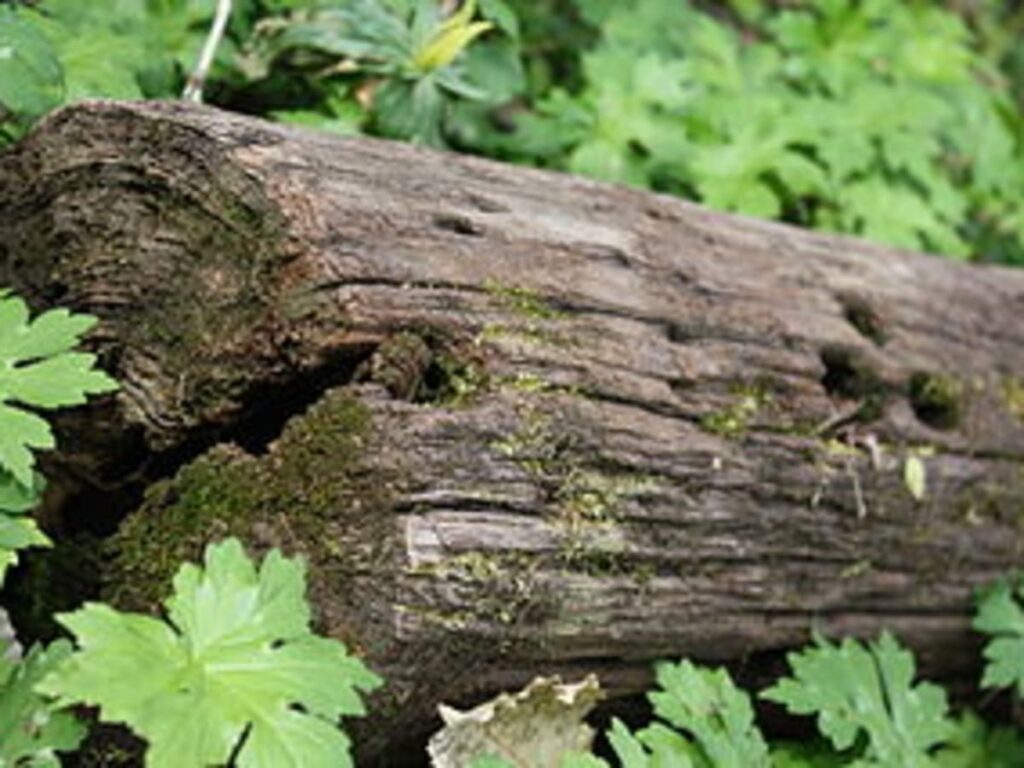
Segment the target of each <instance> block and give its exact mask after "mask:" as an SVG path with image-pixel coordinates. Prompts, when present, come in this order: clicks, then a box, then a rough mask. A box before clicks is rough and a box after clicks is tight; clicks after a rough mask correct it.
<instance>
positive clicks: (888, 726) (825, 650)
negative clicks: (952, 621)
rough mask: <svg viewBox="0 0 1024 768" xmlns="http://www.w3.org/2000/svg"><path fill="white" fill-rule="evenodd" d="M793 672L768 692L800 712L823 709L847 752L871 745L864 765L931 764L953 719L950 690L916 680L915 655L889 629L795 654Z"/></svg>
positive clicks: (833, 736) (826, 730) (827, 731)
mask: <svg viewBox="0 0 1024 768" xmlns="http://www.w3.org/2000/svg"><path fill="white" fill-rule="evenodd" d="M789 664H790V666H791V667H792V669H793V675H794V676H793V677H792V678H789V679H784V680H781V681H780V682H779V683H777V684H776V685H774V686H773V687H772V688H770V689H768V690H767V691H765V692H764V694H763V696H764V698H766V699H769V700H771V701H776V702H778V703H780V704H783V705H785V707H786V708H787V709H788V710H789V711H790V712H793V713H795V714H800V715H810V714H816V715H817V718H818V728H819V729H820V730H821V732H822V734H823V735H824V736H825V737H827V738H828V739H829V741H830V742H831V743H832V746H833V747H835V748H836V749H837V750H839V751H846V750H850V749H858V748H859V745H860V744H863V747H862V754H861V758H860V759H861V761H862V764H864V765H876V766H885V767H886V768H917V767H918V766H920V768H926V766H930V765H932V761H931V753H932V751H933V750H934V748H935V747H937V746H938V745H940V744H942V743H943V742H945V741H946V740H947V739H948V738H949V736H950V734H951V732H952V723H951V722H950V720H949V719H948V717H947V712H946V710H947V707H946V695H945V693H944V692H943V691H942V689H941V688H938V687H937V686H935V685H932V684H930V683H920V684H918V685H914V684H913V679H914V658H913V656H912V655H911V654H910V653H909V652H908V651H906V650H904V649H903V648H901V647H900V646H899V644H898V643H897V642H896V640H895V639H893V637H892V636H891V635H889V634H883V635H882V636H881V638H880V639H879V640H878V641H877V642H875V643H872V644H870V645H868V646H867V647H865V646H863V645H861V644H860V643H858V642H856V641H854V640H845V641H843V642H842V643H841V644H839V645H833V644H831V643H829V642H828V641H827V640H823V639H820V638H819V639H818V640H817V642H816V643H815V645H814V646H812V647H810V648H808V649H806V650H804V651H801V652H800V653H794V654H790V656H789Z"/></svg>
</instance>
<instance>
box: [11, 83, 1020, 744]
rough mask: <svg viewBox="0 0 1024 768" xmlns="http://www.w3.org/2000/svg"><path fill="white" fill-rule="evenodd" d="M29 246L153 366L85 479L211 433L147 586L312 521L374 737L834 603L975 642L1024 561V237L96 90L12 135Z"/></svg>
mask: <svg viewBox="0 0 1024 768" xmlns="http://www.w3.org/2000/svg"><path fill="white" fill-rule="evenodd" d="M0 282H2V283H4V284H8V285H11V286H13V287H14V288H16V289H17V290H19V291H22V292H25V293H26V294H27V295H28V296H30V297H31V298H32V299H33V301H34V302H35V303H36V305H38V306H43V305H47V304H51V303H60V304H64V305H71V306H73V307H74V308H76V309H79V310H83V311H88V312H92V313H94V314H96V315H99V316H100V317H101V318H102V320H103V322H102V325H101V326H100V328H99V330H98V331H97V332H96V333H95V335H94V338H93V343H94V344H95V346H96V348H97V349H99V350H100V351H101V353H102V354H103V358H104V360H105V362H106V364H107V366H108V369H109V370H110V371H111V372H112V373H113V374H114V375H115V376H116V377H117V378H119V379H120V380H121V381H122V382H123V385H124V388H123V391H122V392H121V393H120V394H118V395H117V396H116V397H115V398H113V399H111V400H110V401H109V402H107V403H106V404H104V405H102V406H100V407H96V408H92V409H89V410H87V411H83V412H81V413H79V414H76V415H75V416H74V418H72V419H69V420H67V421H66V422H65V424H64V432H65V435H64V440H63V445H64V448H65V449H66V451H67V453H68V455H70V456H71V459H70V460H67V461H65V462H64V463H63V464H61V465H60V466H59V467H57V470H58V471H59V472H61V473H62V477H63V481H62V483H59V484H58V485H63V486H64V494H65V495H68V496H72V497H73V496H74V494H75V493H78V492H80V491H81V487H80V486H90V487H91V488H92V490H91V491H90V493H89V495H88V497H87V498H89V500H90V502H91V504H92V505H93V507H96V506H97V505H99V504H101V503H102V502H103V500H104V499H107V500H108V502H109V503H110V504H112V505H115V506H116V504H119V503H120V504H123V503H124V500H125V499H131V493H132V492H131V491H130V490H129V491H125V492H124V493H119V492H118V490H117V489H118V488H125V487H129V488H135V489H137V488H138V487H141V486H142V485H146V484H150V483H152V482H154V481H157V480H159V479H160V478H161V477H163V476H168V477H169V476H171V475H172V474H173V473H174V472H175V471H176V470H177V469H178V468H179V467H181V466H182V465H184V464H186V463H187V462H190V461H191V462H192V463H191V464H190V465H189V466H188V467H187V468H185V469H184V470H183V471H182V472H181V473H180V474H179V475H178V476H177V478H176V479H174V480H168V481H165V482H158V483H157V484H156V485H155V486H153V487H151V488H150V491H149V493H148V496H147V498H146V501H145V503H144V504H143V505H142V506H141V508H140V509H139V510H138V511H136V512H135V513H134V514H133V515H132V516H130V517H129V518H128V520H127V521H126V522H125V523H124V524H123V525H122V526H121V530H120V532H119V533H118V534H117V536H116V537H115V542H116V545H117V548H118V549H117V551H118V556H117V557H116V558H115V559H114V560H112V562H111V563H110V573H109V579H110V586H109V590H108V592H109V594H111V595H112V596H114V597H116V598H117V599H119V600H120V601H121V602H122V603H124V604H128V605H139V604H144V603H146V601H147V600H148V599H149V597H148V595H149V594H150V593H149V592H147V591H146V589H144V588H143V587H144V585H150V586H151V585H152V584H154V583H159V582H160V580H161V579H164V578H166V576H167V574H169V573H170V569H171V568H172V566H173V564H174V563H175V562H176V561H177V559H178V558H179V557H180V556H183V555H189V556H192V555H195V553H196V552H198V550H199V547H200V546H201V544H202V542H203V541H205V540H208V539H210V538H216V537H217V536H220V535H223V534H225V533H228V532H233V533H238V534H240V535H243V536H245V537H246V538H247V540H248V541H249V542H250V543H251V544H253V545H254V546H255V547H257V548H262V547H267V546H270V545H275V544H276V545H281V546H283V547H284V548H285V549H286V550H288V551H290V552H296V551H298V552H304V553H306V554H307V555H308V556H309V558H310V560H311V571H312V573H311V579H312V584H313V593H314V597H315V601H316V605H317V609H318V620H319V622H320V625H321V626H322V627H323V628H324V629H325V630H327V631H329V632H330V633H332V634H334V635H336V636H338V637H342V638H344V639H345V640H347V641H348V642H349V643H350V644H351V645H352V646H354V647H355V648H357V649H359V650H360V651H361V652H363V653H364V654H365V655H366V656H367V658H368V660H369V662H370V663H371V664H372V665H373V666H374V667H375V668H376V669H378V670H379V671H380V672H382V673H383V674H384V675H385V676H386V677H387V678H388V679H389V681H390V685H389V689H388V691H387V692H386V693H385V694H384V695H383V696H382V699H381V700H382V706H380V707H378V708H377V710H376V714H375V715H374V718H373V719H371V720H370V721H369V722H368V724H367V726H366V729H365V730H366V733H365V734H364V741H363V748H364V750H366V754H372V753H374V752H375V750H377V749H379V748H380V747H381V745H382V744H384V743H385V742H386V741H387V740H388V739H389V738H390V737H391V736H393V734H394V733H395V731H394V729H395V728H401V729H405V730H404V732H406V733H411V732H415V731H416V730H417V729H422V724H423V722H424V720H423V718H424V716H425V714H426V713H430V712H431V711H432V708H433V706H434V704H435V703H436V702H437V700H438V699H439V698H445V699H448V700H453V699H455V700H466V699H469V698H472V697H473V696H474V695H477V694H483V693H485V692H490V691H493V690H494V689H495V688H498V687H507V686H513V685H518V684H520V683H522V682H525V681H526V680H528V679H529V678H530V677H531V676H532V675H534V674H536V673H538V672H541V671H543V672H562V673H565V674H569V675H575V674H577V673H580V672H584V671H588V670H597V671H599V672H601V673H602V674H603V675H604V677H605V680H606V681H607V682H608V683H610V685H611V686H612V687H613V688H615V689H616V690H620V691H626V690H631V689H635V688H636V686H638V685H641V684H643V682H644V681H645V670H646V669H647V667H648V664H649V662H650V660H652V659H656V658H660V657H666V656H678V655H681V654H686V655H691V656H695V657H697V658H699V659H702V660H706V661H715V660H733V661H735V660H737V659H742V658H745V657H747V656H748V655H750V654H754V653H757V652H760V651H768V650H773V649H779V648H783V647H787V646H791V645H794V644H799V643H802V642H804V641H805V640H806V639H807V637H808V634H809V631H810V630H811V629H812V628H813V627H816V628H818V629H821V630H823V631H825V632H829V633H832V632H835V633H839V632H844V633H845V632H856V633H867V634H870V633H874V632H876V631H877V630H879V629H881V628H883V627H887V628H889V629H891V630H893V631H895V632H897V633H899V634H900V635H901V636H902V637H903V638H905V639H906V640H907V641H908V642H910V644H911V645H913V646H915V647H916V648H918V649H920V650H921V652H922V654H923V660H924V664H925V668H926V669H930V670H935V669H937V668H941V669H942V670H943V671H944V672H945V673H946V674H947V675H952V676H956V675H957V674H961V673H962V674H965V675H966V674H973V673H974V671H975V666H974V665H975V664H976V661H975V660H976V655H975V651H976V647H977V642H976V639H975V638H973V637H972V635H971V633H970V631H969V628H968V609H969V596H970V592H971V589H972V588H973V587H974V586H976V585H978V584H980V583H983V582H986V581H989V580H990V579H993V578H994V577H996V576H998V575H999V574H1001V573H1003V572H1004V571H1005V570H1007V569H1009V568H1011V567H1013V566H1019V565H1021V564H1022V562H1024V560H1022V551H1024V550H1022V545H1024V532H1022V528H1021V522H1022V512H1024V421H1022V417H1024V388H1022V381H1024V379H1022V377H1024V322H1022V320H1021V313H1022V312H1024V272H1014V271H1010V270H1006V269H999V268H982V267H975V266H965V265H962V264H957V263H953V262H950V261H944V260H940V259H938V258H933V257H927V256H923V255H918V254H913V253H903V252H896V251H892V250H887V249H883V248H879V247H874V246H869V245H865V244H863V243H860V242H857V241H854V240H851V239H844V238H839V237H830V236H825V235H821V234H814V233H808V232H803V231H798V230H795V229H791V228H787V227H784V226H778V225H774V224H769V223H763V222H756V221H751V220H747V219H742V218H737V217H730V216H725V215H721V214H717V213H713V212H710V211H707V210H704V209H702V208H700V207H697V206H694V205H691V204H687V203H685V202H682V201H679V200H675V199H669V198H666V197H660V196H655V195H651V194H647V193H642V192H638V191H633V190H628V189H623V188H619V187H613V186H608V185H603V184H598V183H593V182H589V181H585V180H581V179H577V178H572V177H569V176H565V175H557V174H553V173H547V172H541V171H535V170H526V169H522V168H514V167H506V166H502V165H499V164H495V163H492V162H487V161H483V160H479V159H473V158H467V157H459V156H455V155H451V154H443V153H437V152H431V151H425V150H421V149H417V148H414V147H411V146H405V145H400V144H393V143H387V142H381V141H371V140H363V139H358V140H356V139H339V138H332V137H329V136H324V135H316V134H311V133H305V132H302V131H298V130H292V129H288V128H283V127H279V126H274V125H269V124H266V123H263V122H259V121H255V120H250V119H246V118H243V117H239V116H233V115H228V114H224V113H220V112H217V111H214V110H210V109H202V108H197V107H192V106H184V105H176V104H175V105H172V104H135V105H124V104H113V103H96V104H90V105H85V106H79V107H75V108H72V109H68V110H65V111H63V112H61V113H59V114H57V115H56V116H53V117H51V118H50V119H49V120H47V121H46V122H45V123H44V124H43V126H42V127H41V128H39V129H38V130H37V131H36V133H34V134H33V135H32V136H31V137H30V138H28V139H27V140H26V141H24V142H23V143H22V144H20V145H19V146H18V147H16V148H14V149H13V150H11V151H9V152H8V153H6V154H5V155H2V156H0ZM314 403H316V404H315V405H313V409H312V410H311V411H310V412H309V414H308V415H306V416H304V417H300V418H296V419H293V420H292V421H291V422H290V423H289V425H288V426H287V427H286V428H285V429H284V432H283V434H281V428H282V426H283V425H284V424H285V422H286V420H287V417H290V416H299V415H300V414H301V413H302V412H303V411H305V409H306V408H307V407H308V406H310V405H311V404H314ZM215 443H218V444H219V445H216V446H214V444H215ZM211 446H214V447H212V449H211V450H210V452H207V453H203V452H204V451H205V450H206V449H207V448H209V447H211ZM914 452H916V453H919V454H920V455H921V456H922V461H923V462H924V465H925V467H926V469H927V490H926V493H925V496H924V498H923V499H922V500H920V501H916V500H915V499H914V498H913V497H912V496H911V494H910V492H909V491H908V488H907V486H906V485H905V483H904V479H903V469H904V465H905V462H906V459H907V457H908V456H909V455H911V453H914ZM200 454H202V455H201V456H200ZM197 457H198V458H197ZM193 459H195V461H192V460H193ZM126 478H130V480H126ZM76 483H77V484H78V486H79V487H78V488H77V490H76ZM126 483H127V486H126ZM133 484H134V485H133ZM53 506H54V507H59V504H58V503H57V502H56V501H55V502H54V503H53ZM72 507H73V508H75V510H76V513H77V512H80V511H81V510H80V507H81V504H79V505H77V506H76V505H74V504H72ZM58 513H59V509H58ZM56 522H57V524H59V523H60V521H59V519H57V521H56Z"/></svg>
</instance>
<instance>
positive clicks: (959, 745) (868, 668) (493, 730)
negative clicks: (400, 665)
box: [432, 592, 1024, 768]
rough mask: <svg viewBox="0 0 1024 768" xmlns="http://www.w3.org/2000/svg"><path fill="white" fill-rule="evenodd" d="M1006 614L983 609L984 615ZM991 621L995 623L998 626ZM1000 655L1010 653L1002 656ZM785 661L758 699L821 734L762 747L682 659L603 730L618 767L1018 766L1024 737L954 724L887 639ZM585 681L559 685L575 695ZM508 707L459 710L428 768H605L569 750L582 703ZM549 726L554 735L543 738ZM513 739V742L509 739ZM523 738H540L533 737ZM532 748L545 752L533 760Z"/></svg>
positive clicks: (743, 698) (749, 711)
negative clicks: (633, 717)
mask: <svg viewBox="0 0 1024 768" xmlns="http://www.w3.org/2000/svg"><path fill="white" fill-rule="evenodd" d="M995 594H997V595H998V594H1002V592H997V593H995ZM988 599H990V600H996V601H998V600H1000V599H1001V598H995V597H992V596H990V597H989V598H988ZM990 606H996V602H993V603H991V604H990ZM1003 610H1004V609H1001V608H998V607H989V608H985V607H983V608H982V613H986V612H987V611H996V612H997V613H1001V612H1003ZM980 615H981V614H979V616H980ZM983 623H984V622H983ZM999 624H1000V626H1002V625H1003V622H1002V620H1001V619H1000V621H999ZM1005 653H1006V654H1007V655H1009V653H1010V650H1009V649H1006V651H1005ZM1019 657H1020V654H1019V652H1018V653H1017V657H1016V658H1018V659H1019ZM789 663H790V667H791V670H792V674H791V676H790V677H786V678H783V679H782V680H780V681H779V682H778V683H776V684H775V685H774V686H772V687H771V688H769V689H768V690H766V691H764V692H763V693H762V694H761V695H762V698H764V699H766V700H770V701H774V702H777V703H780V704H782V705H784V706H785V707H786V708H787V709H788V710H789V711H790V712H791V713H793V714H797V715H809V716H815V717H816V720H817V725H818V729H819V731H820V733H821V735H822V737H824V738H821V739H817V740H810V741H808V742H806V743H802V744H793V743H785V742H781V743H775V744H771V745H769V744H768V742H767V741H766V740H765V738H764V736H763V735H762V734H761V731H760V730H759V729H758V727H757V725H756V723H755V720H754V709H753V704H752V701H751V698H750V696H749V695H748V694H747V693H745V692H744V691H743V690H741V689H740V688H738V687H737V686H736V685H735V683H733V681H732V679H731V678H730V677H729V674H728V673H727V672H726V671H725V670H724V669H709V668H706V667H700V666H697V665H694V664H692V663H691V662H689V661H682V662H679V663H677V664H668V663H662V664H659V665H657V667H656V670H655V671H656V678H657V682H658V685H659V689H658V690H656V691H654V692H652V693H651V694H649V695H648V698H649V700H650V702H651V704H652V705H653V710H654V715H655V717H656V718H657V719H656V720H655V721H654V722H653V723H651V724H650V725H648V726H646V727H644V728H642V729H640V730H638V731H636V732H632V731H630V729H629V728H627V727H626V726H625V725H624V724H623V723H622V722H621V721H619V720H617V719H616V720H613V721H612V725H611V727H610V728H609V729H608V731H607V733H606V734H605V736H606V738H607V741H608V744H609V745H610V747H611V749H612V751H613V752H614V754H615V756H616V758H617V760H618V764H620V765H621V766H623V768H663V767H665V766H672V767H673V768H758V767H759V766H760V767H762V768H841V767H842V766H850V767H853V766H856V768H1011V767H1012V766H1018V765H1021V764H1024V763H1022V758H1024V735H1022V734H1021V733H1020V732H1018V731H1016V730H1014V729H1012V728H1009V727H991V726H988V725H986V724H985V723H984V722H982V721H981V720H980V719H979V718H978V717H977V716H976V715H974V714H972V713H965V714H963V715H961V716H960V717H958V718H953V717H951V716H950V715H949V714H948V712H947V706H946V698H945V693H944V692H943V691H942V689H940V688H939V687H937V686H935V685H933V684H931V683H915V682H914V660H913V656H912V655H911V653H910V652H909V651H907V650H905V649H903V648H902V647H900V645H899V644H898V643H897V642H896V640H895V639H893V637H892V636H891V635H889V634H886V633H883V634H882V635H881V637H880V638H879V639H878V640H877V641H875V642H872V643H868V644H864V643H861V642H858V641H855V640H851V639H847V640H844V641H843V642H842V643H840V644H833V643H830V642H829V641H827V640H824V639H822V638H818V639H817V640H816V641H815V643H814V644H813V645H811V646H809V647H807V648H805V649H804V650H802V651H800V652H796V653H792V654H790V655H789ZM544 682H545V681H534V683H533V684H531V686H530V688H528V689H526V690H525V691H523V692H521V693H520V694H517V695H516V699H515V700H516V701H520V700H521V701H523V702H528V701H529V698H530V695H529V691H531V690H534V689H537V687H538V686H541V685H542V684H543V683H544ZM582 685H584V684H580V685H579V686H565V688H566V689H568V690H572V691H576V690H578V689H579V688H580V686H582ZM588 691H589V696H588V698H589V701H590V702H591V704H590V705H591V706H592V703H593V702H594V701H596V700H597V693H598V692H597V690H596V688H594V687H593V685H592V684H591V685H590V687H589V688H588ZM508 701H510V699H509V697H508V696H507V695H505V696H503V697H501V698H499V699H496V700H495V701H494V702H489V703H488V704H485V705H482V706H481V707H478V708H477V709H476V710H473V711H472V712H470V713H464V714H462V715H461V716H460V717H459V718H458V730H453V729H452V728H451V725H449V726H448V728H446V729H445V731H442V732H441V733H439V734H438V735H437V736H436V737H435V741H437V742H438V744H439V745H440V744H441V743H443V744H445V745H446V746H448V747H449V749H447V750H445V751H444V752H443V753H442V752H441V751H438V753H437V754H434V753H433V752H432V754H434V756H435V759H436V758H438V757H440V758H442V759H437V760H436V762H435V763H434V764H435V765H436V766H437V768H447V766H452V765H460V764H463V763H452V762H451V761H450V758H451V756H452V755H457V754H460V752H459V751H458V750H453V749H451V748H450V747H451V746H456V747H458V748H459V749H460V750H462V751H461V754H463V755H465V754H470V755H472V754H478V753H479V752H480V751H483V750H487V749H488V745H497V746H496V747H494V748H493V749H489V750H488V751H489V754H488V755H487V756H486V757H483V756H481V757H480V758H478V759H477V760H476V761H475V762H473V763H472V768H510V767H511V768H518V766H520V765H524V766H525V765H530V766H534V765H540V764H541V763H539V762H538V761H537V760H536V759H535V758H532V759H528V760H525V761H524V760H523V759H522V757H521V756H523V755H536V754H543V755H544V760H543V765H546V766H553V767H554V768H600V766H605V768H608V766H609V763H608V762H607V761H606V760H604V759H602V758H599V757H597V756H595V755H593V754H585V753H581V752H579V751H578V750H579V749H581V748H584V745H585V743H586V742H587V741H589V735H588V732H587V726H586V725H585V724H584V723H583V722H582V719H583V717H584V716H585V715H586V713H587V711H588V709H589V706H583V707H581V706H580V704H579V701H578V700H577V698H576V697H574V696H567V697H559V698H557V699H548V700H546V701H545V706H544V707H540V708H538V707H537V706H536V705H535V704H534V705H531V706H523V707H519V708H515V707H510V706H508V704H507V702H508ZM483 713H486V716H483ZM553 729H555V730H557V731H558V732H560V733H562V734H563V736H562V737H561V738H560V739H557V738H551V737H550V735H549V733H550V732H551V731H552V730H553ZM510 734H512V735H513V736H514V737H512V738H509V735H510ZM531 734H541V735H539V736H538V737H537V739H536V741H534V740H532V738H531ZM570 736H572V737H577V736H578V738H574V739H570V738H569V737H570ZM432 744H433V742H432ZM509 745H511V746H509ZM541 747H544V751H543V752H537V751H536V750H538V749H540V748H541ZM558 748H560V749H561V750H562V751H561V752H559V751H558Z"/></svg>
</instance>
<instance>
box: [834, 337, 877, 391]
mask: <svg viewBox="0 0 1024 768" xmlns="http://www.w3.org/2000/svg"><path fill="white" fill-rule="evenodd" d="M821 362H822V365H824V366H825V375H824V376H822V377H821V383H822V385H823V386H824V387H825V391H826V392H828V393H829V394H830V395H832V396H834V397H842V398H846V399H850V400H862V399H865V398H868V397H877V396H879V395H881V394H882V389H883V387H882V382H881V379H879V377H878V374H877V373H875V371H874V369H873V368H872V367H871V366H870V364H868V362H867V361H866V360H865V359H864V356H863V355H862V354H861V353H860V352H859V351H858V350H856V349H851V348H849V347H840V346H830V347H825V348H824V349H823V350H821Z"/></svg>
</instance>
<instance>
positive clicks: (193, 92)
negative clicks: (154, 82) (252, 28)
mask: <svg viewBox="0 0 1024 768" xmlns="http://www.w3.org/2000/svg"><path fill="white" fill-rule="evenodd" d="M230 18H231V0H217V14H216V15H215V16H214V17H213V26H212V27H210V34H209V35H208V36H207V37H206V43H205V44H204V45H203V51H202V53H200V54H199V62H198V63H197V64H196V68H195V70H193V72H192V74H191V75H190V76H189V78H188V83H187V84H186V85H185V92H184V93H183V94H182V95H181V97H182V98H183V99H187V100H189V101H194V102H196V103H199V102H201V101H202V100H203V86H204V85H205V84H206V76H207V74H209V72H210V67H211V66H212V65H213V57H214V56H216V55H217V47H218V46H219V45H220V41H221V40H222V39H223V38H224V31H225V30H226V29H227V26H228V19H230Z"/></svg>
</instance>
